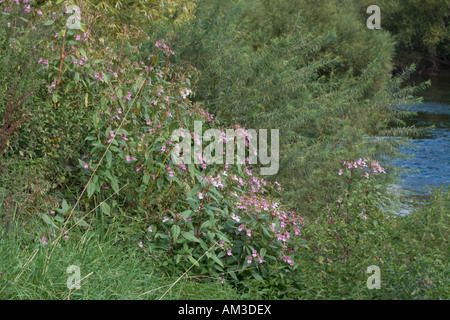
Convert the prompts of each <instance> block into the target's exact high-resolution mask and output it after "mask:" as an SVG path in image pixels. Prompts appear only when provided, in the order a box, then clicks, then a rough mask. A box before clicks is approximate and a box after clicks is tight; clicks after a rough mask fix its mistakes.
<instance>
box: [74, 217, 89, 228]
mask: <svg viewBox="0 0 450 320" xmlns="http://www.w3.org/2000/svg"><path fill="white" fill-rule="evenodd" d="M77 224H78V225H79V226H80V227H86V228H87V227H89V224H87V222H86V221H84V220H83V219H79V220H78V221H77Z"/></svg>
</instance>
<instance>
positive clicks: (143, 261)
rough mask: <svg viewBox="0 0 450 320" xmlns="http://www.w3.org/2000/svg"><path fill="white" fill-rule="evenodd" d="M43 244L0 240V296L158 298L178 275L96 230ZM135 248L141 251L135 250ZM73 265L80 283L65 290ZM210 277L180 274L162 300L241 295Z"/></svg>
mask: <svg viewBox="0 0 450 320" xmlns="http://www.w3.org/2000/svg"><path fill="white" fill-rule="evenodd" d="M47 241H48V242H49V245H46V246H44V245H42V243H39V242H37V241H34V242H33V241H26V240H24V239H23V238H22V237H21V236H20V235H19V234H11V235H9V236H7V237H5V238H4V239H3V240H2V241H1V242H0V266H1V267H0V272H1V273H0V299H52V300H53V299H83V300H84V299H93V300H100V299H101V300H110V299H125V300H127V299H136V300H141V299H144V300H147V299H151V300H153V299H159V298H160V297H161V296H162V295H163V294H164V292H165V291H167V289H168V288H169V286H170V285H171V284H172V283H173V282H175V281H176V279H177V278H178V277H179V274H176V273H173V274H170V273H169V272H164V271H163V269H164V268H162V267H161V265H160V262H158V261H156V260H155V258H154V257H150V256H148V255H147V254H143V251H142V249H141V248H139V247H137V246H128V247H127V246H124V245H117V244H115V243H114V241H113V240H112V239H100V238H99V235H98V234H97V233H94V232H92V233H90V234H86V235H85V236H81V237H80V236H77V237H71V238H70V239H69V240H62V242H64V243H61V244H58V245H57V247H56V248H55V250H54V252H53V254H52V256H51V259H50V262H49V263H48V267H47V258H48V257H49V253H50V251H51V248H50V247H51V245H50V241H49V240H47ZM138 249H141V250H138ZM70 265H77V266H78V267H79V268H80V273H81V278H82V280H81V287H80V288H79V289H78V290H77V289H75V288H74V289H72V290H69V288H68V286H67V279H68V277H69V276H71V275H72V273H71V274H68V273H66V271H67V268H68V267H69V266H70ZM242 298H243V297H242V295H240V294H238V293H237V292H236V291H235V289H233V288H232V287H231V285H228V284H226V283H225V284H222V283H221V282H220V281H219V280H216V279H213V280H211V279H206V280H205V279H196V278H187V277H185V278H184V279H182V280H181V281H179V282H178V283H177V284H176V285H175V286H174V287H173V289H172V290H171V291H169V292H168V293H167V295H166V296H165V297H164V299H233V300H234V299H242Z"/></svg>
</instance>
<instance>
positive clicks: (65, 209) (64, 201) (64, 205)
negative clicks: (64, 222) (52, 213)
mask: <svg viewBox="0 0 450 320" xmlns="http://www.w3.org/2000/svg"><path fill="white" fill-rule="evenodd" d="M69 209H70V207H69V205H68V204H67V201H66V200H63V202H62V213H63V214H65V213H67V211H69Z"/></svg>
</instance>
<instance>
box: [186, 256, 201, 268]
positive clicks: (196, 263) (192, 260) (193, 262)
mask: <svg viewBox="0 0 450 320" xmlns="http://www.w3.org/2000/svg"><path fill="white" fill-rule="evenodd" d="M188 259H189V261H190V262H191V263H192V264H193V265H195V266H197V267H198V266H199V264H198V262H197V261H195V259H194V258H193V257H192V256H191V255H188Z"/></svg>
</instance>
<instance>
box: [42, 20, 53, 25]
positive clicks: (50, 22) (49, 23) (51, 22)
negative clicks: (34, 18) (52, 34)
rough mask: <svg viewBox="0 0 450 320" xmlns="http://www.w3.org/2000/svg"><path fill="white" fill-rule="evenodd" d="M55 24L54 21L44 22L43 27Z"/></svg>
mask: <svg viewBox="0 0 450 320" xmlns="http://www.w3.org/2000/svg"><path fill="white" fill-rule="evenodd" d="M54 23H55V21H53V20H48V21H46V22H45V23H44V26H51V25H52V24H54Z"/></svg>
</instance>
